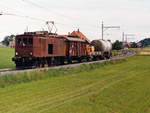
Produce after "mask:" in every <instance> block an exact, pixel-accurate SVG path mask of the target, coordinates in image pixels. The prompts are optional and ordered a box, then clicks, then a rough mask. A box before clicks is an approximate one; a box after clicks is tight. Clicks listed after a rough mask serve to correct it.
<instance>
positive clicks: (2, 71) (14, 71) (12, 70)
mask: <svg viewBox="0 0 150 113" xmlns="http://www.w3.org/2000/svg"><path fill="white" fill-rule="evenodd" d="M134 55H136V53H135V52H128V53H127V54H124V55H118V56H114V57H111V58H110V59H108V60H99V61H92V62H83V63H74V64H66V65H61V66H52V67H46V68H35V69H15V68H8V69H0V76H2V75H6V74H17V73H24V72H32V71H36V70H41V71H42V70H49V69H59V68H67V67H76V66H80V65H82V64H92V63H101V62H105V61H110V60H115V59H122V58H126V57H130V56H134Z"/></svg>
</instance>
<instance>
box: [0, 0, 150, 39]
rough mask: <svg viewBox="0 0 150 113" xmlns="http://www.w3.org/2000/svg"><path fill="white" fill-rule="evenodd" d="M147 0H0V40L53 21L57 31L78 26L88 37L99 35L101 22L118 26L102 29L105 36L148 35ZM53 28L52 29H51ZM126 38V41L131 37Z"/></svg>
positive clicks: (96, 37) (148, 2) (60, 32)
mask: <svg viewBox="0 0 150 113" xmlns="http://www.w3.org/2000/svg"><path fill="white" fill-rule="evenodd" d="M149 11H150V1H148V0H0V12H2V13H3V14H5V15H1V16H0V41H1V40H2V39H3V38H4V37H5V36H6V35H11V34H21V33H23V32H24V31H25V30H26V29H27V27H28V31H37V30H38V31H39V30H42V29H45V30H46V29H47V26H46V25H45V21H48V20H49V21H55V23H56V26H57V29H58V32H57V33H58V34H67V33H68V32H72V31H73V30H77V29H78V28H79V29H80V31H81V32H83V33H84V34H85V35H86V36H87V37H88V38H89V39H90V40H93V39H100V38H101V22H102V20H103V21H104V25H105V26H120V27H121V29H109V30H107V31H105V34H104V38H105V39H110V40H112V41H114V40H122V32H125V33H126V34H134V35H135V36H134V37H129V38H133V39H130V40H131V41H132V40H134V41H137V40H140V39H142V38H144V37H150V33H149V30H150V14H149ZM54 31H55V30H54ZM130 40H129V41H130Z"/></svg>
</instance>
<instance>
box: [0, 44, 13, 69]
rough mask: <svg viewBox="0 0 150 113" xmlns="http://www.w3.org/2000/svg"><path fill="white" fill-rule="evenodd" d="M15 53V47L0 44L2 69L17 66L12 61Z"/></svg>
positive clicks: (0, 64)
mask: <svg viewBox="0 0 150 113" xmlns="http://www.w3.org/2000/svg"><path fill="white" fill-rule="evenodd" d="M14 53H15V52H14V49H12V48H6V47H1V46H0V69H3V68H14V67H15V64H14V63H13V62H12V57H14Z"/></svg>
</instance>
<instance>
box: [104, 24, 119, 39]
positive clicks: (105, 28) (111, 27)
mask: <svg viewBox="0 0 150 113" xmlns="http://www.w3.org/2000/svg"><path fill="white" fill-rule="evenodd" d="M113 28H115V29H117V28H118V29H120V26H104V22H103V21H102V40H103V39H104V32H105V31H106V30H107V29H113Z"/></svg>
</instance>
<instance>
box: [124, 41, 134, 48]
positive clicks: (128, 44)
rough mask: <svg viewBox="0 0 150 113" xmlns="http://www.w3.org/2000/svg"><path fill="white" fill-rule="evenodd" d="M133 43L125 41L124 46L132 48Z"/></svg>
mask: <svg viewBox="0 0 150 113" xmlns="http://www.w3.org/2000/svg"><path fill="white" fill-rule="evenodd" d="M131 45H132V42H123V47H124V48H130V47H131Z"/></svg>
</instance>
